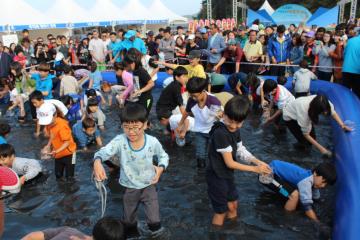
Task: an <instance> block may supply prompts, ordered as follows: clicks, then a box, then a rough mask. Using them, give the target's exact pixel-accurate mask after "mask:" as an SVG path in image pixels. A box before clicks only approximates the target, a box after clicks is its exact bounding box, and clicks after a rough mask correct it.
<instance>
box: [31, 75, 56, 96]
mask: <svg viewBox="0 0 360 240" xmlns="http://www.w3.org/2000/svg"><path fill="white" fill-rule="evenodd" d="M31 78H32V79H34V80H35V81H36V85H35V88H36V90H38V91H40V92H48V95H47V96H44V99H47V100H48V99H52V98H53V96H52V92H51V90H52V87H53V82H52V79H53V78H54V76H53V75H51V74H49V75H48V76H47V77H46V78H43V79H42V78H41V77H40V74H39V73H34V74H32V75H31Z"/></svg>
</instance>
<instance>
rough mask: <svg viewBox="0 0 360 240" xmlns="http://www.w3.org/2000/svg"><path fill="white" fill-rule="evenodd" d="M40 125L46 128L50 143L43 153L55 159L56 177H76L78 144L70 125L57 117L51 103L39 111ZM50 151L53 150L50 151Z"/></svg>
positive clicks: (44, 105) (45, 104)
mask: <svg viewBox="0 0 360 240" xmlns="http://www.w3.org/2000/svg"><path fill="white" fill-rule="evenodd" d="M38 118H39V125H42V126H46V128H47V132H49V135H50V137H49V141H48V143H47V145H46V146H45V147H44V148H43V150H42V152H47V153H48V154H51V155H52V156H54V158H55V176H56V179H60V178H62V177H63V175H64V171H65V176H66V179H67V180H69V179H70V178H72V177H74V171H75V161H76V143H75V142H74V139H73V137H72V134H71V128H70V126H69V123H68V122H67V121H66V120H65V119H62V118H60V117H57V114H56V108H55V106H54V105H53V104H51V103H44V104H43V105H41V107H40V108H39V110H38ZM49 149H51V150H50V151H49Z"/></svg>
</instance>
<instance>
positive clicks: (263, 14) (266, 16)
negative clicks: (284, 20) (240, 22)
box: [257, 9, 275, 23]
mask: <svg viewBox="0 0 360 240" xmlns="http://www.w3.org/2000/svg"><path fill="white" fill-rule="evenodd" d="M257 13H258V14H259V15H261V16H263V17H264V18H266V19H268V20H269V21H271V23H275V21H274V19H273V18H272V17H271V16H270V15H269V13H268V12H267V11H266V10H265V9H262V10H258V11H257Z"/></svg>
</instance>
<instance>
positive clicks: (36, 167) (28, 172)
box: [12, 157, 41, 181]
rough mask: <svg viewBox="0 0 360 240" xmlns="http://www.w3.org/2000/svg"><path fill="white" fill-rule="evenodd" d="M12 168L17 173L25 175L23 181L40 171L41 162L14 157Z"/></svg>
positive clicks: (33, 176)
mask: <svg viewBox="0 0 360 240" xmlns="http://www.w3.org/2000/svg"><path fill="white" fill-rule="evenodd" d="M12 169H13V170H14V171H15V172H16V174H17V175H19V176H25V181H29V180H31V179H33V178H35V177H36V176H37V175H38V174H39V173H40V172H41V164H40V162H39V161H37V160H35V159H30V158H20V157H16V158H15V160H14V162H13V165H12Z"/></svg>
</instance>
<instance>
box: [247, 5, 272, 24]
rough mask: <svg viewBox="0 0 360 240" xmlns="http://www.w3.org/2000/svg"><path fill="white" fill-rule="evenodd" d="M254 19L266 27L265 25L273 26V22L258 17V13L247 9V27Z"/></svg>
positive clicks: (260, 16)
mask: <svg viewBox="0 0 360 240" xmlns="http://www.w3.org/2000/svg"><path fill="white" fill-rule="evenodd" d="M256 19H259V20H260V22H261V23H262V24H263V25H265V26H267V25H271V24H273V23H274V22H273V21H272V19H271V20H270V19H268V18H266V17H264V16H262V15H260V14H259V13H257V12H255V11H253V10H251V9H248V17H247V25H248V26H249V25H251V24H252V22H253V21H255V20H256Z"/></svg>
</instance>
